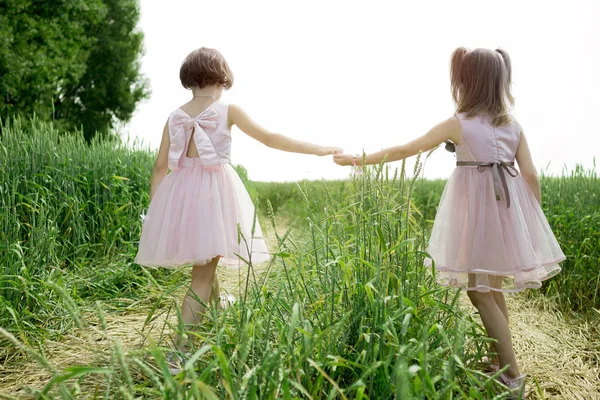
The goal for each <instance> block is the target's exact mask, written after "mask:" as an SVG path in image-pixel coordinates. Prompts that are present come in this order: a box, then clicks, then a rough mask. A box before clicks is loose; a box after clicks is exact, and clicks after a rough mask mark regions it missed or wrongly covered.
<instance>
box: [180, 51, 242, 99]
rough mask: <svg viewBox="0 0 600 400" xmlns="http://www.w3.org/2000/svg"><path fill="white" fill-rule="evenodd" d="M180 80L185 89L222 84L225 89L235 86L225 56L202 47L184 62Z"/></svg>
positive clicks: (189, 55)
mask: <svg viewBox="0 0 600 400" xmlns="http://www.w3.org/2000/svg"><path fill="white" fill-rule="evenodd" d="M179 79H180V80H181V84H182V85H183V87H184V88H186V89H190V88H192V87H194V86H196V87H198V88H199V89H202V88H203V87H206V86H210V85H215V84H217V83H218V84H220V85H222V86H223V87H224V88H225V89H230V88H231V86H232V85H233V74H232V73H231V70H230V69H229V65H227V61H225V58H224V57H223V55H222V54H221V53H220V52H219V51H218V50H215V49H209V48H206V47H201V48H199V49H196V50H194V51H192V52H191V53H190V54H188V56H187V57H186V58H185V60H183V64H181V69H180V70H179Z"/></svg>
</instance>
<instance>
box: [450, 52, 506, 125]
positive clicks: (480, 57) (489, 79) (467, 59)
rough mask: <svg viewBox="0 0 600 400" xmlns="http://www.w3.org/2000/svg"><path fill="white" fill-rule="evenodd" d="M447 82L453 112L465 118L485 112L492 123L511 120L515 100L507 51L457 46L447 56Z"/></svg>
mask: <svg viewBox="0 0 600 400" xmlns="http://www.w3.org/2000/svg"><path fill="white" fill-rule="evenodd" d="M450 83H451V88H452V97H453V99H454V103H455V104H456V112H458V113H460V112H464V113H466V114H467V117H474V116H475V115H477V114H488V115H489V116H490V117H491V118H492V125H494V126H501V125H506V124H508V123H509V122H510V121H511V118H510V108H511V107H512V106H513V105H514V102H515V99H514V97H513V96H512V93H511V91H510V86H511V65H510V58H509V57H508V53H507V52H506V51H504V50H501V49H497V50H489V49H475V50H471V51H469V50H467V49H465V48H464V47H459V48H458V49H456V50H454V52H453V53H452V56H451V58H450Z"/></svg>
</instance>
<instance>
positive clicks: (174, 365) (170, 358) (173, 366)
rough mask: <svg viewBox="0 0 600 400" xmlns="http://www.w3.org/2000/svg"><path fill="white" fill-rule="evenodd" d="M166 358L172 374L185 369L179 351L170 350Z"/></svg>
mask: <svg viewBox="0 0 600 400" xmlns="http://www.w3.org/2000/svg"><path fill="white" fill-rule="evenodd" d="M165 360H166V361H167V365H168V367H169V372H170V373H171V375H177V374H179V373H180V372H181V371H183V358H182V357H181V356H180V355H179V353H177V352H175V351H170V352H169V353H168V354H167V357H166V358H165Z"/></svg>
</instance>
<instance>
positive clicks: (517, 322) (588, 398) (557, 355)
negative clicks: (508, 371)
mask: <svg viewBox="0 0 600 400" xmlns="http://www.w3.org/2000/svg"><path fill="white" fill-rule="evenodd" d="M463 295H464V298H462V299H461V300H462V307H463V308H464V310H465V312H467V313H471V314H472V315H473V317H474V319H475V320H478V321H480V320H479V316H478V315H476V313H475V309H474V308H473V307H472V306H471V305H470V303H469V301H468V299H467V297H466V295H465V294H463ZM506 299H507V305H508V309H509V316H510V327H511V333H512V337H513V345H514V346H515V350H516V353H517V361H518V362H519V367H520V369H521V371H522V372H523V373H525V374H527V375H528V377H529V378H528V381H527V382H528V388H529V392H530V393H529V395H528V397H527V399H568V400H576V399H577V400H597V399H600V329H599V328H600V314H599V315H598V319H597V320H596V321H595V322H594V323H592V322H589V321H588V322H586V321H585V320H583V319H582V318H581V317H578V316H576V315H573V316H570V317H565V316H564V315H563V314H561V313H560V312H557V311H555V310H554V309H553V308H552V306H551V304H550V303H549V302H548V301H547V300H545V299H543V298H542V299H529V298H527V296H524V295H507V296H506Z"/></svg>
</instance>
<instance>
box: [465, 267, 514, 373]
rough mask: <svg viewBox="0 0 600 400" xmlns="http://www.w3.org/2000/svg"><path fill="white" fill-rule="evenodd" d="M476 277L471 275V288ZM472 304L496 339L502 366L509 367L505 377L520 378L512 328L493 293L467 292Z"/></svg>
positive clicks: (490, 334) (488, 331)
mask: <svg viewBox="0 0 600 400" xmlns="http://www.w3.org/2000/svg"><path fill="white" fill-rule="evenodd" d="M474 280H475V276H474V275H473V274H469V286H473V285H474V284H475V282H474ZM467 295H468V296H469V299H470V300H471V303H473V305H474V306H475V308H477V310H478V311H479V315H480V316H481V321H482V322H483V326H484V327H485V330H486V332H487V334H488V336H489V337H491V338H492V339H496V341H497V343H496V344H495V348H496V352H497V353H498V359H499V360H500V366H501V367H504V366H506V365H508V366H509V367H508V370H507V371H506V372H505V375H506V376H508V377H509V378H511V379H513V378H516V377H518V376H519V375H520V374H519V368H518V367H517V360H516V358H515V351H514V349H513V346H512V339H511V337H510V328H509V327H508V321H507V320H506V317H505V316H504V314H503V313H502V311H501V310H500V307H498V304H496V300H495V298H494V294H493V293H482V292H477V291H474V290H469V291H468V292H467Z"/></svg>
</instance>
